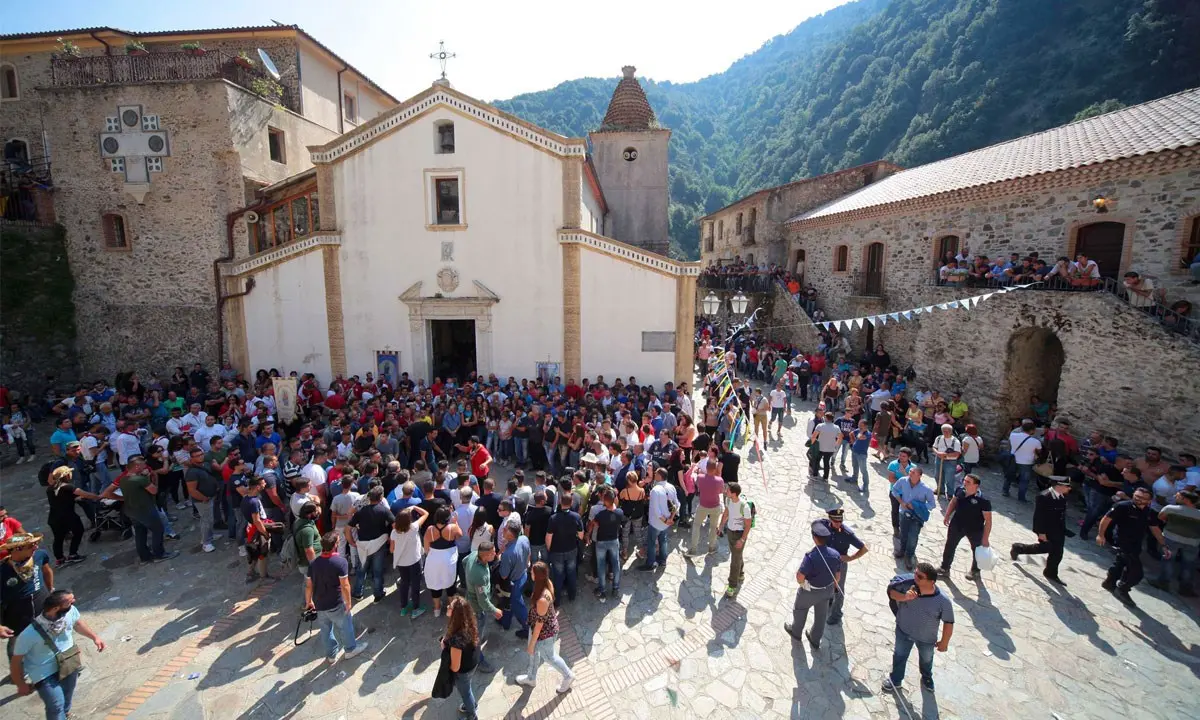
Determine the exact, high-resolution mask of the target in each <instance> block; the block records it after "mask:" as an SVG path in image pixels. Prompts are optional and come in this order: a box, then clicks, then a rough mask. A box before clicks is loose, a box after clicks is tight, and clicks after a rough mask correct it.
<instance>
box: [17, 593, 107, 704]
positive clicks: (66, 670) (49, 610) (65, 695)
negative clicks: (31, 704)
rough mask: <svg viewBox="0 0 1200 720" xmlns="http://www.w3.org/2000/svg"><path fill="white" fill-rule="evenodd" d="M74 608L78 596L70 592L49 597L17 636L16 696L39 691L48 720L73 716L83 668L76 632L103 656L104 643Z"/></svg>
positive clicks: (53, 594) (52, 594)
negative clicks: (78, 683) (73, 700)
mask: <svg viewBox="0 0 1200 720" xmlns="http://www.w3.org/2000/svg"><path fill="white" fill-rule="evenodd" d="M74 606H75V595H74V593H72V592H71V591H70V590H55V591H54V592H52V593H50V596H49V597H47V598H46V601H45V603H44V604H43V605H42V614H41V615H38V616H37V617H36V618H34V620H33V622H32V623H30V625H29V627H27V628H25V629H24V630H23V631H22V632H21V634H20V635H18V636H17V640H16V644H15V645H14V647H13V657H12V669H11V677H12V681H13V684H15V685H16V686H17V694H18V695H29V694H30V693H32V692H33V691H34V690H35V689H36V690H37V693H38V695H40V696H41V698H42V703H43V704H44V705H45V706H46V720H65V719H66V717H67V716H68V715H69V714H70V713H71V698H72V696H74V694H75V683H76V681H77V680H78V679H79V670H80V669H81V668H82V667H83V663H82V656H81V652H80V648H79V646H78V645H76V644H75V632H76V631H78V632H79V634H80V635H82V636H84V637H85V638H87V639H89V640H91V641H92V642H93V643H95V645H96V651H97V652H104V641H103V640H101V639H100V636H98V635H96V633H94V632H92V629H91V628H90V627H88V625H87V623H85V622H84V621H83V619H82V618H81V617H80V616H79V610H77V609H76V608H75V607H74ZM26 675H28V676H29V682H28V683H27V682H25V676H26Z"/></svg>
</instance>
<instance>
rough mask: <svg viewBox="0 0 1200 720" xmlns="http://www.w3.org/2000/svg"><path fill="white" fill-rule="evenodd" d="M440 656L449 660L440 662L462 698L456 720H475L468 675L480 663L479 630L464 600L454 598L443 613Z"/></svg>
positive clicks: (462, 598)
mask: <svg viewBox="0 0 1200 720" xmlns="http://www.w3.org/2000/svg"><path fill="white" fill-rule="evenodd" d="M442 652H443V653H447V654H448V655H449V657H443V658H442V659H443V661H448V662H449V663H450V672H452V673H454V687H455V688H456V689H457V690H458V695H459V697H461V698H462V706H460V707H459V709H458V710H459V713H458V717H459V718H460V719H462V720H476V718H478V717H479V716H478V715H476V714H475V693H474V691H473V690H472V689H471V673H473V672H474V671H475V666H476V665H477V664H478V663H479V626H478V625H476V623H475V613H474V611H472V610H471V605H470V603H468V602H467V600H466V598H464V597H461V596H456V597H452V598H450V604H449V606H448V607H447V609H446V634H445V635H443V636H442Z"/></svg>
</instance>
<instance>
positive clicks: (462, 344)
mask: <svg viewBox="0 0 1200 720" xmlns="http://www.w3.org/2000/svg"><path fill="white" fill-rule="evenodd" d="M427 322H428V323H429V358H430V379H431V380H432V378H434V377H440V378H441V379H442V380H445V379H446V378H448V377H453V378H455V379H456V380H458V383H459V384H460V385H461V384H462V383H463V382H464V381H465V380H466V377H467V374H468V373H471V372H474V371H475V369H476V359H475V321H474V320H429V321H427Z"/></svg>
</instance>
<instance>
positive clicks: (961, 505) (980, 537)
mask: <svg viewBox="0 0 1200 720" xmlns="http://www.w3.org/2000/svg"><path fill="white" fill-rule="evenodd" d="M942 523H943V524H944V525H946V527H948V528H949V530H948V531H947V533H946V547H945V549H943V550H942V567H941V569H940V570H938V574H939V575H942V576H943V577H945V576H949V575H950V564H951V563H952V562H954V551H955V550H957V549H958V544H959V543H960V542H962V539H963V538H964V537H965V538H967V541H968V542H970V543H971V572H970V574H968V575H967V579H968V580H978V579H979V565H978V564H977V563H976V562H975V548H977V547H979V546H980V545H983V546H984V547H988V545H989V543H988V538H989V536H990V535H991V534H992V501H991V500H988V499H987V498H985V497H984V496H983V493H981V492H979V476H978V475H974V474H968V475H967V476H966V477H964V478H963V486H962V487H960V488H959V489H958V490H956V491H955V492H954V498H953V499H952V500H951V501H950V505H949V506H948V507H947V508H946V513H945V519H944V520H942Z"/></svg>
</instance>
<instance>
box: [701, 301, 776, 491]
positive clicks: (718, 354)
mask: <svg viewBox="0 0 1200 720" xmlns="http://www.w3.org/2000/svg"><path fill="white" fill-rule="evenodd" d="M761 310H762V308H757V309H756V310H755V311H754V312H753V313H751V314H750V316H749V317H748V318H746V321H745V322H743V323H742V324H741V325H739V326H737V327H736V328H734V329H733V331H732V332H730V334H729V338H728V339H727V340H726V342H725V346H724V347H714V348H713V356H714V357H715V358H716V359H715V360H714V361H713V362H712V364H711V366H710V368H709V375H710V377H711V378H712V380H713V382H714V383H715V384H716V388H717V407H718V408H719V412H720V413H721V415H724V414H725V412H726V411H727V410H728V408H729V405H730V404H731V403H735V405H734V407H735V408H736V409H737V413H736V415H735V416H734V418H733V424H732V425H731V427H730V430H729V446H730V449H732V448H733V447H734V446H736V445H740V444H741V442H742V440H743V435H742V433H745V432H747V430H748V425H747V422H746V420H747V416H748V412H747V409H746V408H744V407H742V401H741V399H740V398H739V397H738V395H737V393H736V392H735V391H734V389H733V381H732V380H731V376H732V373H731V372H730V367H729V362H730V360H731V359H732V360H733V361H734V362H736V356H733V354H732V352H730V350H731V349H732V346H733V341H734V340H736V339H737V337H738V336H739V335H741V334H742V333H743V332H745V331H746V330H749V329H750V326H751V325H752V324H753V323H754V320H755V318H757V316H758V313H759V312H760V311H761ZM731 356H733V357H732V358H731ZM707 381H708V378H705V382H707ZM754 449H755V451H756V452H757V453H758V466H759V471H760V473H761V475H762V481H763V488H764V489H765V488H766V487H767V471H766V467H765V466H764V464H763V462H764V460H765V455H764V453H763V447H762V443H761V442H760V441H759V439H758V437H757V436H756V437H755V438H754Z"/></svg>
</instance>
